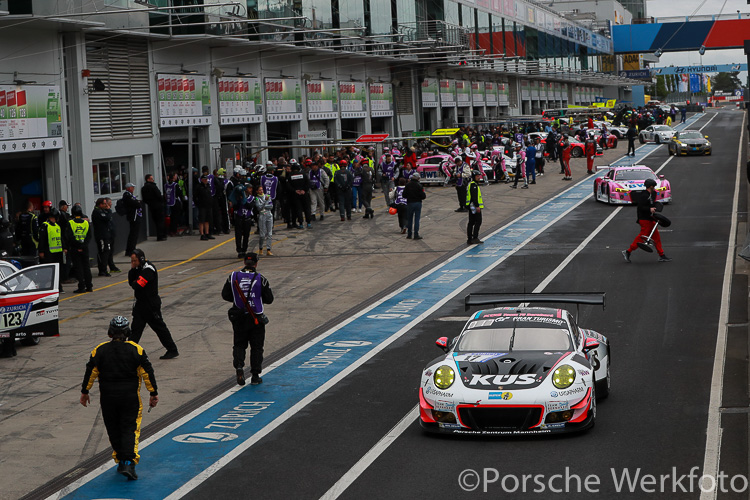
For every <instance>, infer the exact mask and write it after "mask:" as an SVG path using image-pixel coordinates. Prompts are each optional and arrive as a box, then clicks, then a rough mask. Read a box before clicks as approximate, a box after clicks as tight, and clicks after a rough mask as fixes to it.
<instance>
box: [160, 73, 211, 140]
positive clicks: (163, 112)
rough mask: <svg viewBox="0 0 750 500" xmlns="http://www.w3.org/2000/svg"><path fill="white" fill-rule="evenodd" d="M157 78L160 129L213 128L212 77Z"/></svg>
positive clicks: (165, 75) (175, 76)
mask: <svg viewBox="0 0 750 500" xmlns="http://www.w3.org/2000/svg"><path fill="white" fill-rule="evenodd" d="M156 79H157V87H158V89H159V93H158V96H157V99H158V101H159V126H160V127H162V128H167V127H187V126H201V125H211V90H210V80H209V77H207V76H204V75H182V74H180V75H171V74H159V75H157V76H156Z"/></svg>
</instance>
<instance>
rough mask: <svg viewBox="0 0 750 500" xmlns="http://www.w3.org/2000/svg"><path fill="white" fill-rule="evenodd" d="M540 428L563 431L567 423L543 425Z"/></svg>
mask: <svg viewBox="0 0 750 500" xmlns="http://www.w3.org/2000/svg"><path fill="white" fill-rule="evenodd" d="M539 427H540V428H542V429H562V428H563V427H565V423H563V422H559V423H555V424H542V425H540V426H539Z"/></svg>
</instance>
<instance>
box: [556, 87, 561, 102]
mask: <svg viewBox="0 0 750 500" xmlns="http://www.w3.org/2000/svg"><path fill="white" fill-rule="evenodd" d="M555 100H556V101H562V85H561V84H560V82H555Z"/></svg>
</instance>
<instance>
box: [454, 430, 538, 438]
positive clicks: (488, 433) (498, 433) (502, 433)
mask: <svg viewBox="0 0 750 500" xmlns="http://www.w3.org/2000/svg"><path fill="white" fill-rule="evenodd" d="M551 432H552V431H551V430H550V429H530V430H528V431H472V430H463V429H457V430H455V431H453V433H454V434H483V435H486V436H523V435H529V434H549V433H551Z"/></svg>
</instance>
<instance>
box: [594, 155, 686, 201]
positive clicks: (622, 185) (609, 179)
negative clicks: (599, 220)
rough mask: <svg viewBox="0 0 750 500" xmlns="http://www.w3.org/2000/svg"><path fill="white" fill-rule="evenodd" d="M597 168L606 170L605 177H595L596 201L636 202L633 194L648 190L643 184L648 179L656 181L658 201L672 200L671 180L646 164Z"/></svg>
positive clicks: (597, 168)
mask: <svg viewBox="0 0 750 500" xmlns="http://www.w3.org/2000/svg"><path fill="white" fill-rule="evenodd" d="M596 170H597V171H603V170H605V171H606V173H605V174H604V176H603V177H597V178H596V179H594V199H595V200H596V201H601V202H604V203H608V204H613V205H627V204H630V203H634V200H633V195H634V194H636V193H640V192H643V191H645V190H646V188H645V187H644V185H643V183H644V182H645V181H646V179H653V180H655V181H656V201H660V202H662V203H669V202H671V201H672V187H671V185H670V184H669V181H668V180H667V179H665V178H664V176H663V175H659V176H657V175H656V174H655V173H654V171H653V170H651V169H650V168H649V167H647V166H646V165H628V166H604V167H596ZM636 196H637V195H636Z"/></svg>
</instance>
